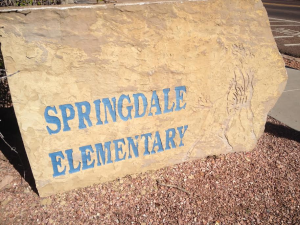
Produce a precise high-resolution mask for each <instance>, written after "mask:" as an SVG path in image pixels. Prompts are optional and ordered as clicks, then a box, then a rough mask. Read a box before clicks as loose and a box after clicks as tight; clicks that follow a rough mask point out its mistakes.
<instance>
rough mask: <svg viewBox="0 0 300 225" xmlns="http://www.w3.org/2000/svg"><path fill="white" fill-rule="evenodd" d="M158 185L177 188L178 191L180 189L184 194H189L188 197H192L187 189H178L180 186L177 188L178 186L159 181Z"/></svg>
mask: <svg viewBox="0 0 300 225" xmlns="http://www.w3.org/2000/svg"><path fill="white" fill-rule="evenodd" d="M156 183H157V184H158V185H161V186H165V187H171V188H176V189H178V190H180V191H183V192H185V193H187V194H188V195H191V193H190V192H188V191H187V190H185V189H183V188H181V187H178V186H176V185H172V184H165V183H161V182H160V181H159V180H156Z"/></svg>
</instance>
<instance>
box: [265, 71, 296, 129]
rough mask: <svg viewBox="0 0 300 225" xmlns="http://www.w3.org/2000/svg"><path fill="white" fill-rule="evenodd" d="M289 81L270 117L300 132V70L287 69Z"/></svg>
mask: <svg viewBox="0 0 300 225" xmlns="http://www.w3.org/2000/svg"><path fill="white" fill-rule="evenodd" d="M286 70H287V73H288V81H287V85H286V87H285V90H284V92H283V93H282V95H281V96H280V98H279V99H278V101H277V103H276V105H275V106H274V108H273V109H272V110H271V111H270V112H269V115H270V116H272V117H273V118H275V119H277V120H279V121H280V122H282V123H284V124H286V125H287V126H289V127H291V128H293V129H295V130H298V131H300V70H294V69H290V68H286Z"/></svg>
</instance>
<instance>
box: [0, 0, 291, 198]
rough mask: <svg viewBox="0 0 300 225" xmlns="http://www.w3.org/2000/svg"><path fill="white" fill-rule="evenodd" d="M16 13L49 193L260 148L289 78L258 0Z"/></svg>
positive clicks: (14, 30)
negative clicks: (268, 123)
mask: <svg viewBox="0 0 300 225" xmlns="http://www.w3.org/2000/svg"><path fill="white" fill-rule="evenodd" d="M9 10H11V9H1V10H0V11H1V17H0V25H1V26H4V28H3V29H0V34H1V35H2V37H1V42H2V53H3V56H4V61H5V66H6V68H7V70H8V72H7V73H8V74H12V73H14V72H16V71H20V72H19V73H16V74H15V75H13V76H11V77H9V78H8V81H9V85H10V89H11V93H12V99H13V104H14V108H15V112H16V116H17V119H18V123H19V127H20V131H21V134H22V138H23V141H24V144H25V148H26V152H27V155H28V158H29V161H30V164H31V167H32V172H33V174H34V177H35V179H36V185H37V189H38V190H39V193H40V196H48V195H50V194H53V193H57V192H62V191H67V190H70V189H73V188H78V187H83V186H87V185H90V184H93V183H98V182H105V181H109V180H113V179H116V178H118V177H121V176H125V175H127V174H133V173H138V172H144V171H147V170H152V169H158V168H162V167H165V166H168V165H173V164H175V163H181V162H185V161H189V160H194V159H198V158H201V157H205V156H208V155H217V154H225V153H230V152H237V151H250V150H252V149H253V148H254V147H255V145H256V143H257V140H258V138H259V137H260V136H261V135H262V133H263V131H264V126H265V122H266V117H267V114H268V112H269V110H270V109H271V108H272V107H273V106H274V104H275V102H276V101H277V99H278V97H279V96H280V94H281V93H282V91H283V89H284V86H285V84H286V79H287V76H286V72H285V68H284V62H283V60H282V58H281V56H280V54H279V52H278V50H277V47H276V44H275V42H274V39H273V36H272V33H271V30H270V25H269V21H268V17H267V13H266V11H265V9H264V7H263V4H262V3H261V1H259V0H243V1H241V0H208V1H200V0H199V1H198V0H196V1H160V2H152V1H144V2H135V3H125V2H122V3H117V4H108V5H104V4H102V5H85V6H84V5H83V6H81V5H76V6H64V7H38V8H26V9H19V8H18V10H19V11H18V12H19V13H14V12H10V13H5V12H7V11H9ZM20 12H21V13H24V12H30V13H29V14H28V15H26V16H25V15H23V14H21V13H20Z"/></svg>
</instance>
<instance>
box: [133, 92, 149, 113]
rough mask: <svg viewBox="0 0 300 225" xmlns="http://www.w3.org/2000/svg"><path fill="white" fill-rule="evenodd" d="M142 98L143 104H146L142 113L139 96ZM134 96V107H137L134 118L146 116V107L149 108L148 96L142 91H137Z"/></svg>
mask: <svg viewBox="0 0 300 225" xmlns="http://www.w3.org/2000/svg"><path fill="white" fill-rule="evenodd" d="M140 97H141V98H142V100H143V106H144V109H143V112H142V113H141V114H139V110H140V108H139V105H140V104H139V98H140ZM133 98H134V109H135V115H134V118H141V117H143V116H145V114H146V109H147V106H148V102H147V98H146V97H145V95H144V94H142V93H137V94H133Z"/></svg>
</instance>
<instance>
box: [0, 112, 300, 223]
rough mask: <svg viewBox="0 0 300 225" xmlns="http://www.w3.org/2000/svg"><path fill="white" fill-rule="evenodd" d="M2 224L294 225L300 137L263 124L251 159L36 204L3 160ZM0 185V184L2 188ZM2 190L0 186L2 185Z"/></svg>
mask: <svg viewBox="0 0 300 225" xmlns="http://www.w3.org/2000/svg"><path fill="white" fill-rule="evenodd" d="M0 159H2V160H0V181H2V183H3V180H4V179H8V178H9V177H10V176H11V178H12V179H13V181H12V182H10V183H9V184H8V185H7V186H6V187H4V188H2V190H0V202H1V206H0V224H1V225H4V224H142V225H146V224H184V225H185V224H214V225H217V224H299V222H300V208H299V207H300V162H299V160H300V132H298V131H295V130H293V129H291V128H289V127H286V126H285V125H283V124H281V123H280V122H278V121H276V120H275V119H273V118H270V117H269V118H268V121H267V124H266V130H265V133H264V135H263V136H262V137H261V138H260V140H259V142H258V144H257V147H256V148H255V149H254V150H253V151H252V152H248V153H234V154H228V155H221V156H217V157H215V156H212V157H208V158H206V159H203V160H197V161H193V162H188V163H182V164H179V165H176V166H173V167H168V168H165V169H161V170H158V171H154V172H148V173H145V174H138V175H134V176H128V177H125V178H123V179H120V180H116V181H113V182H109V183H105V184H97V185H93V186H91V187H87V188H83V189H78V190H74V191H70V192H67V193H64V194H57V195H55V196H51V197H48V198H39V197H38V196H37V194H36V193H35V192H33V191H32V190H31V188H30V186H29V185H28V183H27V182H25V181H24V180H23V182H22V183H21V178H20V175H19V173H18V172H17V171H16V170H15V169H14V167H13V166H12V165H11V164H10V163H9V162H8V161H6V158H5V157H4V156H3V155H2V154H1V153H0ZM0 184H1V182H0ZM0 186H1V185H0Z"/></svg>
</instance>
